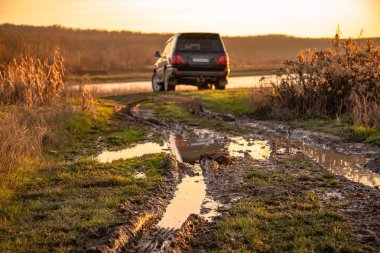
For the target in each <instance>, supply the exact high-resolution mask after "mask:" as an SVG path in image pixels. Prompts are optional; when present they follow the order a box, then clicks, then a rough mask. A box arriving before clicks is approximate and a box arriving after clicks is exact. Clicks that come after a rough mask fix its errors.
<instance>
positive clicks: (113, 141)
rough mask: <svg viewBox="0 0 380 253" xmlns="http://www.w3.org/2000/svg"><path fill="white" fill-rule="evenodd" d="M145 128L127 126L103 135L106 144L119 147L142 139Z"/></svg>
mask: <svg viewBox="0 0 380 253" xmlns="http://www.w3.org/2000/svg"><path fill="white" fill-rule="evenodd" d="M144 136H145V130H144V129H141V128H137V127H136V126H128V127H127V128H124V129H121V130H119V131H114V132H111V133H109V134H107V135H105V137H104V139H105V141H106V143H107V144H109V145H108V146H111V147H115V146H116V147H118V148H121V147H123V146H126V145H128V144H131V143H134V142H138V141H141V140H143V138H144Z"/></svg>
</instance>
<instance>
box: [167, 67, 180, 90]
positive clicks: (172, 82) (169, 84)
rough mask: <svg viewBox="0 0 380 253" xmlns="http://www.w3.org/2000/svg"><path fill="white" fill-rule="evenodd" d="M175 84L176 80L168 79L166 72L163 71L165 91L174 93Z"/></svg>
mask: <svg viewBox="0 0 380 253" xmlns="http://www.w3.org/2000/svg"><path fill="white" fill-rule="evenodd" d="M176 84H177V81H176V79H174V78H170V76H169V74H168V73H167V71H165V77H164V87H165V91H175V85H176Z"/></svg>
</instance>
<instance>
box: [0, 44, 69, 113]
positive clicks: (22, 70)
mask: <svg viewBox="0 0 380 253" xmlns="http://www.w3.org/2000/svg"><path fill="white" fill-rule="evenodd" d="M63 76H64V59H63V57H62V56H61V54H60V51H59V49H58V48H57V49H56V50H55V52H54V57H53V62H52V63H51V64H49V62H48V61H47V60H45V61H44V62H41V61H40V60H39V59H34V58H32V57H28V56H24V57H21V58H20V59H19V60H16V59H14V60H13V61H12V62H11V63H10V64H9V65H8V66H7V67H6V68H5V70H4V71H3V72H0V103H1V104H3V105H4V104H25V105H27V106H28V107H34V106H39V105H51V104H54V103H56V102H57V101H58V100H59V99H61V95H62V94H63V89H64V84H63Z"/></svg>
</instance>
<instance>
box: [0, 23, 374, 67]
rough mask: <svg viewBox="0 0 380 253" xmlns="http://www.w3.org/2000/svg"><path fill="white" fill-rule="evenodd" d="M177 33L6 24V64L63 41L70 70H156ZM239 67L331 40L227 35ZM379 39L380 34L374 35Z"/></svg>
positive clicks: (1, 47)
mask: <svg viewBox="0 0 380 253" xmlns="http://www.w3.org/2000/svg"><path fill="white" fill-rule="evenodd" d="M170 36H171V34H145V33H136V32H128V31H102V30H81V29H71V28H64V27H60V26H50V27H36V26H24V25H11V24H3V25H0V65H4V64H6V63H8V62H9V61H11V60H12V59H13V58H15V57H18V56H19V55H20V54H21V53H23V54H26V53H27V54H31V55H35V56H38V57H39V58H41V59H44V58H48V57H51V55H52V52H53V50H54V48H55V47H56V46H57V45H59V46H60V47H61V50H62V54H63V56H64V57H65V61H66V68H67V72H68V73H69V74H84V73H120V72H131V71H151V70H152V65H153V63H154V61H155V58H154V57H153V52H154V51H155V50H162V47H163V45H164V43H165V41H166V40H167V39H168V38H169V37H170ZM223 40H224V43H225V45H226V47H227V50H228V52H229V55H230V59H231V68H232V69H233V70H235V71H236V70H255V69H266V68H276V67H278V66H280V65H281V63H282V62H283V61H284V60H285V59H294V58H295V57H296V56H297V54H298V53H299V51H300V50H301V49H306V48H317V49H324V48H326V47H328V46H329V43H330V39H326V38H323V39H311V38H297V37H291V36H285V35H265V36H251V37H224V38H223ZM374 40H375V42H376V43H377V44H379V42H380V38H376V39H374Z"/></svg>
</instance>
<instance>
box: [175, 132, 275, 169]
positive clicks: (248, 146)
mask: <svg viewBox="0 0 380 253" xmlns="http://www.w3.org/2000/svg"><path fill="white" fill-rule="evenodd" d="M210 137H212V135H211V136H210ZM176 145H177V148H178V150H179V152H180V153H181V156H182V159H183V161H184V162H188V163H192V162H194V161H196V160H199V159H200V156H201V155H202V154H207V153H213V152H219V151H223V150H226V151H228V153H229V154H230V155H231V156H234V157H243V156H244V154H245V153H248V154H249V155H250V156H251V157H252V158H254V159H258V160H266V159H269V157H270V154H271V152H272V150H271V148H270V145H269V142H268V141H265V140H255V139H248V138H244V137H230V138H227V139H221V140H214V139H207V138H200V137H197V138H194V137H188V138H183V137H179V136H177V137H176Z"/></svg>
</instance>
